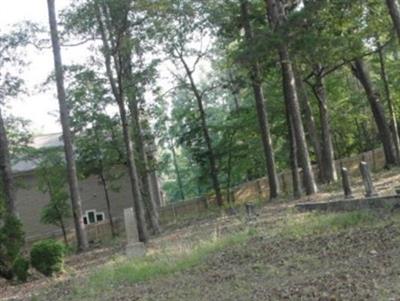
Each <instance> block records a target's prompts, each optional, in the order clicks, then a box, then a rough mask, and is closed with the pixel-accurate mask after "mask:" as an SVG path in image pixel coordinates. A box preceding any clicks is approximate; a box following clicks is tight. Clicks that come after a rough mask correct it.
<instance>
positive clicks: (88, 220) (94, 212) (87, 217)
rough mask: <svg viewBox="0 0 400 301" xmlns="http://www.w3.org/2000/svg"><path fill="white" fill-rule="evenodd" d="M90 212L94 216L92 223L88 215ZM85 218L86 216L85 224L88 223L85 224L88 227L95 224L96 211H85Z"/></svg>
mask: <svg viewBox="0 0 400 301" xmlns="http://www.w3.org/2000/svg"><path fill="white" fill-rule="evenodd" d="M91 212H93V214H94V222H93V223H92V222H90V219H89V213H91ZM85 216H86V219H87V222H88V223H87V224H88V225H93V224H97V217H96V209H92V210H86V211H85Z"/></svg>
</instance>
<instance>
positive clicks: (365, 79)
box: [351, 58, 396, 167]
mask: <svg viewBox="0 0 400 301" xmlns="http://www.w3.org/2000/svg"><path fill="white" fill-rule="evenodd" d="M351 69H352V72H353V74H354V76H355V77H356V78H357V79H358V80H359V81H360V83H361V85H362V86H363V87H364V90H365V93H366V94H367V98H368V101H369V104H370V107H371V111H372V114H373V116H374V119H375V123H376V126H377V128H378V131H379V137H380V140H381V142H382V145H383V150H384V153H385V160H386V166H387V167H389V166H391V165H394V164H396V152H395V149H394V145H393V140H392V134H391V132H390V127H389V124H388V122H387V120H386V117H385V111H384V109H383V106H382V103H381V101H380V95H379V92H378V90H377V89H375V87H374V85H373V84H372V81H371V78H370V75H369V73H368V71H367V68H366V67H365V64H364V61H363V60H362V59H360V58H359V59H356V60H355V61H354V63H352V64H351Z"/></svg>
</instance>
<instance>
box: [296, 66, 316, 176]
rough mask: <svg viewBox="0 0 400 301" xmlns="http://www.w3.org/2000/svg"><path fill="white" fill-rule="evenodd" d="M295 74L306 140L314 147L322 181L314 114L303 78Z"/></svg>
mask: <svg viewBox="0 0 400 301" xmlns="http://www.w3.org/2000/svg"><path fill="white" fill-rule="evenodd" d="M295 75H296V86H297V90H298V92H299V100H300V105H301V108H302V112H303V115H304V120H305V128H306V134H307V136H308V140H309V142H310V143H311V145H312V146H313V148H314V153H315V159H316V161H317V165H318V178H319V180H320V181H321V182H322V168H323V167H322V165H323V163H322V151H321V144H320V141H319V137H318V131H317V127H316V125H315V120H314V115H313V113H312V110H311V106H310V102H309V99H308V95H307V92H306V90H305V87H304V83H303V80H302V79H301V78H300V77H299V76H298V75H299V73H298V72H295Z"/></svg>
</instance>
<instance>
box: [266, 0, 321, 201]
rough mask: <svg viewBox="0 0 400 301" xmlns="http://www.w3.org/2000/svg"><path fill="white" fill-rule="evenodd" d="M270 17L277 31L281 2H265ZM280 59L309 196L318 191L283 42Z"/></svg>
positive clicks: (289, 63) (285, 46)
mask: <svg viewBox="0 0 400 301" xmlns="http://www.w3.org/2000/svg"><path fill="white" fill-rule="evenodd" d="M265 2H266V4H267V10H268V15H269V22H270V24H271V26H272V28H273V29H274V30H275V31H276V30H277V29H278V27H279V26H280V25H281V23H282V21H283V20H284V19H285V16H284V12H283V8H282V7H281V4H280V2H277V1H276V0H265ZM278 53H279V58H280V62H281V66H282V74H283V80H284V81H285V82H286V84H285V85H284V88H285V89H287V91H286V92H285V93H286V94H287V97H286V99H287V101H288V108H289V112H290V114H291V120H292V121H293V128H294V132H295V135H296V144H297V147H298V154H299V162H300V165H301V167H302V168H303V183H304V188H305V191H306V194H307V195H311V194H314V193H316V192H317V191H318V189H317V185H316V183H315V179H314V173H313V170H312V166H311V162H310V156H309V153H308V147H307V142H306V137H305V134H304V128H303V122H302V120H301V113H300V105H299V100H298V97H297V88H296V79H295V76H294V72H293V68H292V62H291V60H290V56H289V51H288V48H287V45H286V44H285V43H284V42H282V43H281V45H280V46H279V49H278Z"/></svg>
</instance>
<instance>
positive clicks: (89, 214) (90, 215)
mask: <svg viewBox="0 0 400 301" xmlns="http://www.w3.org/2000/svg"><path fill="white" fill-rule="evenodd" d="M95 212H96V211H88V212H87V217H88V220H89V224H94V223H96V215H95Z"/></svg>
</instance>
